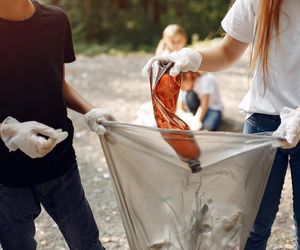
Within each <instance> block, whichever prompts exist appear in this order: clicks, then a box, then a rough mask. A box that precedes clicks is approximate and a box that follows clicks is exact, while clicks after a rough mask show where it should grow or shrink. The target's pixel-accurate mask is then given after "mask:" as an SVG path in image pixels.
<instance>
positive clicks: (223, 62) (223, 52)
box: [200, 35, 249, 72]
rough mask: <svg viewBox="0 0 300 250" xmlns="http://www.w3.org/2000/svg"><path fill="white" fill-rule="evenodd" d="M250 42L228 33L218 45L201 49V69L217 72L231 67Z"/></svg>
mask: <svg viewBox="0 0 300 250" xmlns="http://www.w3.org/2000/svg"><path fill="white" fill-rule="evenodd" d="M248 46H249V44H248V43H243V42H240V41H238V40H236V39H234V38H232V37H230V36H229V35H226V36H225V37H224V38H223V40H222V41H221V43H220V44H219V45H217V46H216V47H213V48H209V49H204V50H201V51H200V53H201V55H202V64H201V66H200V70H202V71H207V72H215V71H220V70H224V69H227V68H229V67H230V66H231V65H232V64H233V63H235V62H236V61H237V60H238V59H239V58H240V57H241V56H242V55H243V54H244V52H245V51H246V50H247V48H248Z"/></svg>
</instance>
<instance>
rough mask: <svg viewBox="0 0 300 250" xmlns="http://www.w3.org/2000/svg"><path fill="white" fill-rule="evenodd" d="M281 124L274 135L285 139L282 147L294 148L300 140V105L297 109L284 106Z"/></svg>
mask: <svg viewBox="0 0 300 250" xmlns="http://www.w3.org/2000/svg"><path fill="white" fill-rule="evenodd" d="M280 118H281V124H280V126H279V127H278V129H277V130H276V131H275V132H274V133H273V136H276V137H279V138H282V139H285V140H286V141H283V142H282V143H281V145H280V146H281V147H282V148H293V147H295V146H296V145H297V144H298V143H299V140H300V107H299V108H297V109H290V108H286V107H285V108H283V109H282V111H281V113H280Z"/></svg>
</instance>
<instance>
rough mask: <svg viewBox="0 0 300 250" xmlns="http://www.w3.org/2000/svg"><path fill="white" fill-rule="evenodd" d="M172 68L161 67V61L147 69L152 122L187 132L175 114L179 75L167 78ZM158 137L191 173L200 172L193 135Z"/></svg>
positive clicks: (164, 127) (170, 133)
mask: <svg viewBox="0 0 300 250" xmlns="http://www.w3.org/2000/svg"><path fill="white" fill-rule="evenodd" d="M172 65H173V64H172V63H168V64H164V63H163V62H162V61H157V62H155V64H153V65H152V68H151V70H150V87H151V96H152V104H153V110H154V116H155V120H156V123H157V126H158V127H159V128H163V129H173V130H190V127H189V126H188V125H187V124H186V123H185V122H184V121H182V120H181V119H180V118H179V117H178V116H177V115H176V114H175V113H176V107H177V99H178V95H179V91H180V85H181V80H182V75H181V74H180V75H178V76H176V77H172V76H170V74H169V70H170V68H171V67H172ZM162 136H163V137H164V139H165V140H166V141H167V143H168V144H169V145H170V146H172V148H173V149H174V150H175V151H176V153H177V154H178V156H179V157H180V158H181V159H182V160H183V161H185V162H187V163H188V164H189V167H190V168H191V169H192V172H193V173H196V172H199V171H200V170H201V166H200V161H199V157H200V155H201V151H200V148H199V146H198V145H197V143H196V141H195V140H194V137H193V135H187V134H186V133H184V134H183V133H182V134H180V133H178V132H176V133H175V132H173V133H172V132H168V133H165V132H164V133H162Z"/></svg>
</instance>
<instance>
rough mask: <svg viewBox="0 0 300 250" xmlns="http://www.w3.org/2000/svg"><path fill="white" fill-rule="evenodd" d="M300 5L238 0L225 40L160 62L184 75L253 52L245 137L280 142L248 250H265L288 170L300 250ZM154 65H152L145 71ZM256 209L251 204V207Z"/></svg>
mask: <svg viewBox="0 0 300 250" xmlns="http://www.w3.org/2000/svg"><path fill="white" fill-rule="evenodd" d="M299 13H300V1H299V0H285V1H284V0H266V1H264V0H236V1H235V3H234V4H233V6H232V7H231V9H230V11H229V12H228V14H227V15H226V17H225V18H224V20H223V21H222V27H223V29H224V30H225V32H226V35H225V37H224V39H223V40H222V41H221V42H220V44H219V45H218V46H216V47H214V48H210V49H206V50H202V51H200V52H198V51H195V50H192V49H188V48H184V49H182V50H180V51H178V52H173V53H171V54H170V55H166V56H163V57H160V59H162V60H165V61H172V62H174V63H175V64H174V67H173V68H172V69H171V71H170V74H171V75H173V76H175V75H177V74H179V73H180V71H184V72H186V71H198V70H203V71H220V70H224V69H226V68H229V67H230V66H231V65H232V64H233V63H234V62H236V61H237V60H238V59H239V58H240V57H241V56H242V54H243V53H244V52H245V51H246V49H247V48H248V47H249V45H251V47H253V50H252V56H251V64H252V66H253V69H254V75H253V84H252V86H251V89H250V90H249V92H248V93H247V95H246V96H245V97H244V99H243V100H242V102H241V105H240V109H241V110H242V111H243V112H245V113H247V120H246V122H245V127H244V132H245V133H259V132H266V131H275V133H274V135H276V136H279V137H282V138H284V139H285V141H282V145H281V148H279V149H278V150H277V154H276V157H275V161H274V164H273V167H272V170H271V173H270V177H269V180H268V183H267V186H266V190H265V193H264V196H263V199H262V202H261V205H260V208H259V212H258V215H257V217H256V220H255V223H254V226H253V229H252V231H251V233H250V236H249V239H248V242H247V244H246V247H245V249H246V250H263V249H266V247H267V241H268V238H269V236H270V233H271V227H272V224H273V222H274V220H275V217H276V213H277V211H278V207H279V203H280V196H281V191H282V187H283V183H284V178H285V174H286V171H287V166H288V164H290V168H291V175H292V184H293V202H294V205H293V208H294V219H295V225H296V235H297V237H296V239H297V249H298V250H299V249H300V247H299V245H300V228H299V225H300V144H299V139H300V35H299V34H300V25H299V24H300V14H299ZM150 65H151V64H150V63H148V64H147V65H146V67H145V69H144V70H147V68H148V67H149V66H150ZM251 205H252V204H249V206H251Z"/></svg>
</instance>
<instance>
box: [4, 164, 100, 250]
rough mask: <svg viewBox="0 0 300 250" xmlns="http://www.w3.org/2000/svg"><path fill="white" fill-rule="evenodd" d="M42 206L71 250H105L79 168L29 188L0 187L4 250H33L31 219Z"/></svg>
mask: <svg viewBox="0 0 300 250" xmlns="http://www.w3.org/2000/svg"><path fill="white" fill-rule="evenodd" d="M41 204H42V205H43V207H44V208H45V210H46V211H47V213H48V214H49V215H50V216H51V217H52V219H53V220H54V221H55V222H56V224H57V225H58V227H59V229H60V231H61V232H62V234H63V236H64V238H65V240H66V242H67V244H68V246H69V248H70V249H71V250H104V248H103V247H102V245H101V243H100V241H99V232H98V229H97V225H96V223H95V220H94V217H93V214H92V211H91V209H90V206H89V204H88V202H87V200H86V199H85V195H84V191H83V188H82V185H81V181H80V176H79V172H78V168H77V166H76V165H75V166H74V167H73V168H72V169H71V170H69V171H68V172H67V173H66V174H64V175H62V176H61V177H59V178H56V179H54V180H51V181H48V182H46V183H44V184H41V185H37V186H33V187H31V188H8V187H5V186H3V185H1V184H0V243H1V245H2V248H3V249H4V250H35V249H36V248H37V243H36V241H35V240H34V235H35V225H34V220H35V219H36V218H37V217H38V215H39V214H40V212H41Z"/></svg>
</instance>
